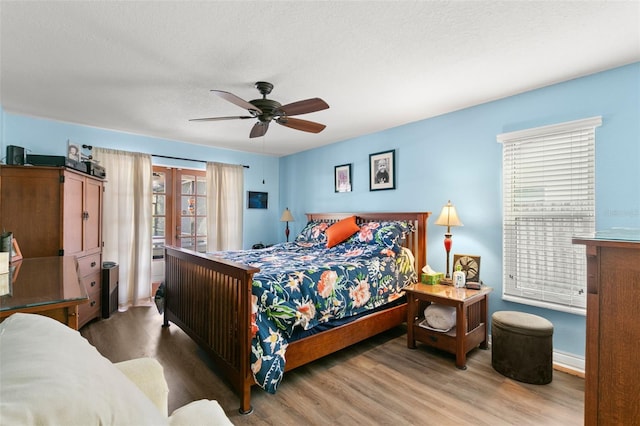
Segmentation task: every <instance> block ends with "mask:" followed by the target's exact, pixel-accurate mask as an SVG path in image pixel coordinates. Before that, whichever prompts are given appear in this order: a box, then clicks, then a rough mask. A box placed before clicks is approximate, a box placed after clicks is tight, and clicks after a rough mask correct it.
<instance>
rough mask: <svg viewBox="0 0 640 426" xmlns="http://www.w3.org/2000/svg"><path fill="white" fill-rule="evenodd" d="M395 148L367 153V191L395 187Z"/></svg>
mask: <svg viewBox="0 0 640 426" xmlns="http://www.w3.org/2000/svg"><path fill="white" fill-rule="evenodd" d="M395 153H396V150H395V149H392V150H391V151H384V152H377V153H375V154H369V191H379V190H382V189H396V164H395Z"/></svg>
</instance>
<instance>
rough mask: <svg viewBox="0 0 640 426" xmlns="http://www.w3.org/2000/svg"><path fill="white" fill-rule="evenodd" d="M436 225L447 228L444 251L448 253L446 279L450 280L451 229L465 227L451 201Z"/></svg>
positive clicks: (444, 208)
mask: <svg viewBox="0 0 640 426" xmlns="http://www.w3.org/2000/svg"><path fill="white" fill-rule="evenodd" d="M435 224H436V225H440V226H446V227H447V232H446V233H445V234H444V249H445V250H446V252H447V273H446V275H445V278H447V279H450V278H451V273H450V272H449V253H450V252H451V243H452V241H451V237H452V234H451V227H452V226H464V225H463V224H462V222H460V219H459V218H458V213H457V212H456V208H455V207H453V204H451V200H449V201H448V202H447V204H446V205H445V206H444V207H443V208H442V211H441V212H440V216H439V217H438V219H437V220H436V221H435Z"/></svg>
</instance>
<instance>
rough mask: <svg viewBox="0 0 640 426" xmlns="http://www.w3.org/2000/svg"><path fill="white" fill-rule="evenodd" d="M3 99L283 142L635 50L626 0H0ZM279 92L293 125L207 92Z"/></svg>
mask: <svg viewBox="0 0 640 426" xmlns="http://www.w3.org/2000/svg"><path fill="white" fill-rule="evenodd" d="M0 18H1V22H0V36H1V45H0V48H1V51H0V54H1V56H0V59H1V62H0V72H1V74H0V84H1V86H0V96H1V98H0V102H1V104H2V106H3V108H4V109H5V111H6V112H11V113H18V114H25V115H30V116H36V117H46V118H51V119H55V120H61V121H66V122H72V123H79V124H84V125H89V126H95V127H100V128H107V129H115V130H120V131H125V132H131V133H136V134H142V135H148V136H155V137H160V138H166V139H175V140H181V141H186V142H190V143H196V144H205V145H211V146H217V147H222V148H229V149H234V150H241V151H251V152H265V153H268V154H272V155H286V154H290V153H294V152H299V151H303V150H307V149H310V148H314V147H318V146H321V145H326V144H329V143H333V142H337V141H341V140H345V139H349V138H353V137H357V136H360V135H364V134H370V133H373V132H377V131H380V130H383V129H387V128H391V127H395V126H399V125H402V124H405V123H409V122H414V121H418V120H421V119H425V118H429V117H433V116H436V115H440V114H443V113H447V112H450V111H454V110H458V109H461V108H465V107H468V106H472V105H476V104H479V103H483V102H487V101H491V100H495V99H499V98H503V97H506V96H509V95H513V94H516V93H521V92H524V91H528V90H531V89H535V88H538V87H542V86H546V85H549V84H553V83H556V82H560V81H565V80H568V79H572V78H576V77H580V76H583V75H587V74H591V73H594V72H598V71H602V70H605V69H609V68H613V67H616V66H620V65H625V64H628V63H632V62H636V61H640V29H639V28H640V3H639V2H638V1H627V2H624V1H623V2H620V1H617V2H612V1H567V2H565V1H375V2H372V1H358V2H356V1H296V2H284V1H269V2H267V1H229V2H220V1H208V2H199V1H149V2H143V1H123V2H119V1H74V2H58V1H55V2H54V1H45V2H38V1H6V0H2V1H0ZM260 80H264V81H269V82H271V83H273V84H274V85H275V88H274V90H273V92H272V93H271V95H270V96H269V98H271V99H275V100H277V101H279V102H280V103H282V104H286V103H289V102H293V101H298V100H301V99H307V98H311V97H320V98H322V99H324V100H325V101H326V102H327V103H328V104H329V105H330V106H331V107H330V109H328V110H324V111H319V112H315V113H312V114H306V115H301V116H298V118H302V119H306V120H311V121H317V122H320V123H323V124H326V125H327V128H326V129H325V130H324V131H323V132H321V133H319V134H312V133H305V132H300V131H297V130H293V129H289V128H286V127H283V126H279V125H276V124H272V125H271V126H270V129H269V131H268V133H267V134H266V136H265V137H264V139H263V138H258V139H249V131H250V129H251V127H252V126H253V120H234V121H218V122H189V121H188V120H189V119H190V118H199V117H211V116H233V115H244V114H245V113H246V111H244V110H242V109H241V108H239V107H237V106H236V105H234V104H231V103H229V102H227V101H225V100H223V99H221V98H219V97H217V96H214V95H213V94H211V93H210V92H209V90H210V89H218V90H225V91H229V92H232V93H234V94H235V95H237V96H239V97H240V98H242V99H245V100H250V99H255V98H259V97H260V95H259V93H258V92H257V90H256V89H255V88H254V87H253V84H254V83H255V82H256V81H260Z"/></svg>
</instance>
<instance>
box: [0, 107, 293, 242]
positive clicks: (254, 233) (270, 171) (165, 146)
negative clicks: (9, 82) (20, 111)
mask: <svg viewBox="0 0 640 426" xmlns="http://www.w3.org/2000/svg"><path fill="white" fill-rule="evenodd" d="M0 113H1V114H2V115H1V120H0V123H2V124H1V127H0V135H2V139H1V141H0V142H1V149H2V150H1V151H0V152H1V153H2V157H4V156H5V155H6V146H7V145H18V146H22V147H24V148H25V149H26V150H27V152H28V153H31V154H43V155H66V152H67V140H71V141H72V142H74V143H77V144H84V145H92V146H99V147H103V148H111V149H120V150H125V151H135V152H145V153H149V154H155V155H166V156H172V157H182V158H191V159H197V160H206V161H217V162H221V163H230V164H244V165H248V166H249V169H245V174H244V186H245V193H246V191H262V192H268V193H269V203H268V204H269V205H268V209H266V210H263V209H247V208H246V204H245V211H244V238H243V246H244V248H250V247H251V246H252V245H253V244H255V243H257V242H263V243H265V244H268V243H274V242H277V241H278V239H279V238H280V236H279V234H280V233H279V232H278V226H277V224H279V222H278V220H279V219H280V213H281V212H280V211H279V207H278V206H279V204H280V202H279V194H278V193H279V190H278V185H279V176H278V159H277V158H274V157H269V156H264V155H257V154H249V153H246V152H239V151H232V150H225V149H217V148H209V147H205V146H202V145H194V144H188V143H184V142H179V141H172V140H167V139H159V138H153V137H147V136H140V135H134V134H130V133H123V132H117V131H111V130H105V129H99V128H95V127H88V126H80V125H76V124H69V123H62V122H59V121H52V120H46V119H40V118H33V117H26V116H22V115H16V114H10V113H7V112H5V111H4V110H2V109H0ZM153 162H154V164H158V165H166V166H172V167H178V168H180V167H181V168H185V169H186V168H188V169H199V170H203V169H204V168H205V164H204V163H199V162H192V161H178V160H169V159H164V158H158V157H154V158H153ZM108 174H109V171H108V170H107V180H108ZM263 179H264V181H265V183H264V184H263V183H262V180H263ZM266 224H270V225H269V226H266Z"/></svg>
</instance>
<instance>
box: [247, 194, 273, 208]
mask: <svg viewBox="0 0 640 426" xmlns="http://www.w3.org/2000/svg"><path fill="white" fill-rule="evenodd" d="M268 201H269V193H268V192H257V191H247V208H250V209H266V208H267V203H268Z"/></svg>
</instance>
